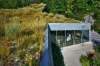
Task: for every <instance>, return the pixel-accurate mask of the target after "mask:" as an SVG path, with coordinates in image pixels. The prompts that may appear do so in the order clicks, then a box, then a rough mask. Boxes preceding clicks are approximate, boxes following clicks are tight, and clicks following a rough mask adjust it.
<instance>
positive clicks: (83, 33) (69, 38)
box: [51, 30, 89, 47]
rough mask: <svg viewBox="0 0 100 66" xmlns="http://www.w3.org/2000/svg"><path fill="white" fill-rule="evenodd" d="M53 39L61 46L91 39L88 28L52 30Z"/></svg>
mask: <svg viewBox="0 0 100 66" xmlns="http://www.w3.org/2000/svg"><path fill="white" fill-rule="evenodd" d="M51 37H52V39H51V41H52V43H55V44H57V45H58V46H59V47H65V46H70V45H74V44H80V43H83V42H88V41H89V31H88V30H65V31H51Z"/></svg>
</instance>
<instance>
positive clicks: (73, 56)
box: [62, 42, 93, 66]
mask: <svg viewBox="0 0 100 66" xmlns="http://www.w3.org/2000/svg"><path fill="white" fill-rule="evenodd" d="M92 46H93V44H92V43H91V42H86V43H84V44H83V45H82V44H77V45H72V46H67V47H63V48H62V54H63V56H64V63H65V65H66V66H81V63H80V61H79V58H80V56H81V54H84V55H86V52H88V51H90V50H92V49H93V47H92Z"/></svg>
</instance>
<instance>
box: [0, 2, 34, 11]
mask: <svg viewBox="0 0 100 66" xmlns="http://www.w3.org/2000/svg"><path fill="white" fill-rule="evenodd" d="M31 3H32V0H0V8H6V9H11V8H19V7H24V6H27V5H29V4H31Z"/></svg>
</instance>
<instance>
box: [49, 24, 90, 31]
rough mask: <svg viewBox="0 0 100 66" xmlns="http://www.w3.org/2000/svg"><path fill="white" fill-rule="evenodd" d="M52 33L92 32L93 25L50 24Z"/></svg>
mask: <svg viewBox="0 0 100 66" xmlns="http://www.w3.org/2000/svg"><path fill="white" fill-rule="evenodd" d="M48 26H49V27H50V30H51V31H56V30H90V29H91V25H90V24H89V23H49V24H48Z"/></svg>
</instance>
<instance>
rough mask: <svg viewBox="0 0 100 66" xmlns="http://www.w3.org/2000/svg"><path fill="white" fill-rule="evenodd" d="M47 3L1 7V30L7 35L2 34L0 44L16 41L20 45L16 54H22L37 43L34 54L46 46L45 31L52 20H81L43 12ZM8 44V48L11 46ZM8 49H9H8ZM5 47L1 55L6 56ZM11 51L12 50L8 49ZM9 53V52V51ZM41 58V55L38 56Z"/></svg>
mask: <svg viewBox="0 0 100 66" xmlns="http://www.w3.org/2000/svg"><path fill="white" fill-rule="evenodd" d="M44 6H45V4H42V3H41V4H32V5H30V6H28V7H24V8H19V9H1V10H0V32H1V31H2V30H3V33H5V34H6V36H0V39H2V38H3V39H2V40H0V44H1V43H2V45H3V47H5V46H4V44H7V41H8V40H9V41H8V42H9V43H10V45H11V44H12V41H16V44H17V46H18V48H17V51H16V54H17V55H21V53H22V52H23V51H22V50H24V49H26V52H27V49H28V48H29V47H30V46H32V45H34V46H35V45H36V47H35V49H37V50H34V53H33V55H34V56H35V55H36V54H37V52H38V56H40V52H42V49H43V46H44V35H45V34H44V31H45V28H46V26H47V24H48V23H50V22H52V23H53V22H61V23H64V22H79V21H77V20H74V19H70V18H66V17H65V16H63V15H59V14H55V15H54V14H53V13H49V14H48V13H45V12H42V10H43V8H44ZM9 47H10V46H7V47H6V48H9ZM6 50H7V49H6ZM6 50H4V49H2V48H0V51H1V52H0V55H2V56H5V53H6V52H5V51H6ZM8 51H9V52H10V50H9V49H8ZM8 54H9V53H8ZM38 58H39V57H38Z"/></svg>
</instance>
